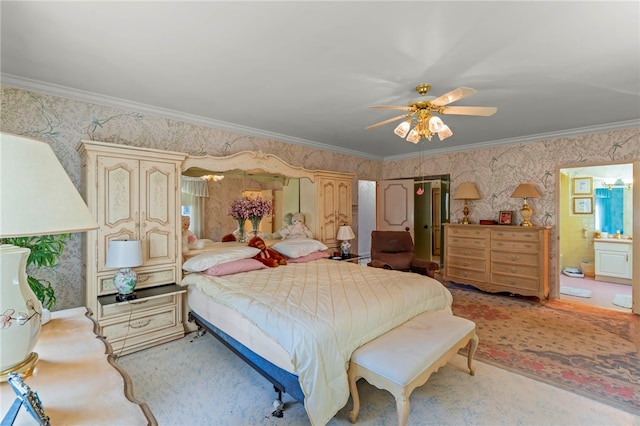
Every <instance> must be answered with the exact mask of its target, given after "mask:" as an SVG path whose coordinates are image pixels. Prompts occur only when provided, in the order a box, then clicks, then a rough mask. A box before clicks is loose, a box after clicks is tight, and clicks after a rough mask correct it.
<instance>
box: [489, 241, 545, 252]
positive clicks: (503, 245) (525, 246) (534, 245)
mask: <svg viewBox="0 0 640 426" xmlns="http://www.w3.org/2000/svg"><path fill="white" fill-rule="evenodd" d="M539 247H540V245H539V244H538V241H513V240H491V249H492V250H515V251H528V252H532V253H537V252H538V250H539Z"/></svg>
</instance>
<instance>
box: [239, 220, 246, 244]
mask: <svg viewBox="0 0 640 426" xmlns="http://www.w3.org/2000/svg"><path fill="white" fill-rule="evenodd" d="M244 222H245V219H238V241H239V242H241V243H244V240H245V236H244Z"/></svg>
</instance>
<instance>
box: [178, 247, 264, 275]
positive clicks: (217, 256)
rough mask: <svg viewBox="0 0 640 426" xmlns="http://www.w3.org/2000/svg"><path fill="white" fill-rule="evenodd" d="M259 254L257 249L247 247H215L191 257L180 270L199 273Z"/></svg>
mask: <svg viewBox="0 0 640 426" xmlns="http://www.w3.org/2000/svg"><path fill="white" fill-rule="evenodd" d="M258 253H260V249H259V248H255V247H248V246H244V245H243V246H232V247H226V246H225V247H216V248H214V249H211V250H208V251H207V252H206V253H201V254H199V255H197V256H193V257H192V258H191V259H188V260H187V261H186V262H184V263H183V264H182V269H184V270H185V271H187V272H200V271H204V270H205V269H209V268H211V267H212V266H216V265H220V264H221V263H227V262H231V261H234V260H239V259H249V258H251V257H253V256H255V255H256V254H258Z"/></svg>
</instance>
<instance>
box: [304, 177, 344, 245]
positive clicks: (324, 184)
mask: <svg viewBox="0 0 640 426" xmlns="http://www.w3.org/2000/svg"><path fill="white" fill-rule="evenodd" d="M352 179H353V175H351V174H346V173H335V172H326V171H318V172H315V173H314V182H311V181H309V180H307V179H301V180H300V212H301V213H302V214H304V216H305V224H306V225H307V227H308V228H309V230H311V232H313V235H314V237H316V238H317V239H318V240H320V241H322V242H323V243H324V244H326V245H327V247H329V249H330V250H332V251H333V250H337V249H338V247H339V246H340V241H338V240H337V239H336V236H337V235H338V228H339V227H340V226H341V225H344V224H345V223H346V224H348V225H352V209H351V203H352V200H351V182H352Z"/></svg>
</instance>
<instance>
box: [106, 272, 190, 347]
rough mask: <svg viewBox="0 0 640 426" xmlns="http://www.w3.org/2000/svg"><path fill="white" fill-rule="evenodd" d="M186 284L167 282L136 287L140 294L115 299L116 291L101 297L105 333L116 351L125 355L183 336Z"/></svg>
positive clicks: (137, 292)
mask: <svg viewBox="0 0 640 426" xmlns="http://www.w3.org/2000/svg"><path fill="white" fill-rule="evenodd" d="M186 292H187V288H186V287H181V286H179V285H176V284H165V285H160V286H156V287H146V288H142V289H139V290H138V289H136V295H137V297H136V298H135V299H131V300H125V301H121V302H120V301H116V295H115V294H109V295H105V296H98V309H100V313H99V318H101V320H100V329H99V333H100V334H102V335H103V336H104V337H106V339H107V340H108V341H109V343H110V344H111V346H112V347H113V352H114V353H116V354H118V356H120V355H126V354H129V353H131V352H135V351H139V350H141V349H145V348H148V347H151V346H154V345H158V344H160V343H165V342H168V341H171V340H175V339H180V338H182V337H184V325H183V324H182V296H183V295H184V294H185V293H186Z"/></svg>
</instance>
